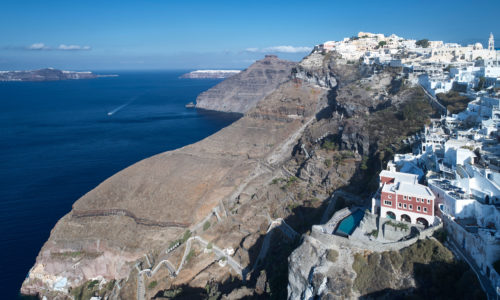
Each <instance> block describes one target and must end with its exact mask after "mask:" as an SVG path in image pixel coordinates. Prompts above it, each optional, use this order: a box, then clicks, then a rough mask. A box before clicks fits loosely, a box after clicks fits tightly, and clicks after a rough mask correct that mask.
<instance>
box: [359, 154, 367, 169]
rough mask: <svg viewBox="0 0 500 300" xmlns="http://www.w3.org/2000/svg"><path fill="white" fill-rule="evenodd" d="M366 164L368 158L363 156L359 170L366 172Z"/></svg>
mask: <svg viewBox="0 0 500 300" xmlns="http://www.w3.org/2000/svg"><path fill="white" fill-rule="evenodd" d="M367 163H368V156H366V155H363V160H362V161H361V166H360V168H361V170H363V171H366V170H368V165H367Z"/></svg>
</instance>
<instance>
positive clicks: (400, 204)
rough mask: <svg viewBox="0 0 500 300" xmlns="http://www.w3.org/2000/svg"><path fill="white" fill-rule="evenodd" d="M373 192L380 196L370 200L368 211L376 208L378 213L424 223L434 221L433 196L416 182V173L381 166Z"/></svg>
mask: <svg viewBox="0 0 500 300" xmlns="http://www.w3.org/2000/svg"><path fill="white" fill-rule="evenodd" d="M377 194H378V195H380V196H379V197H375V198H374V199H373V200H372V211H373V212H374V213H376V212H380V216H381V217H384V218H390V219H395V220H400V221H406V222H409V223H414V224H422V225H425V226H429V225H431V224H432V223H434V201H435V196H434V194H433V193H432V191H431V190H430V189H429V188H428V187H427V186H425V185H421V184H419V183H418V176H417V175H414V174H408V173H401V172H394V171H387V170H384V171H382V172H380V189H379V193H377ZM377 198H378V199H377Z"/></svg>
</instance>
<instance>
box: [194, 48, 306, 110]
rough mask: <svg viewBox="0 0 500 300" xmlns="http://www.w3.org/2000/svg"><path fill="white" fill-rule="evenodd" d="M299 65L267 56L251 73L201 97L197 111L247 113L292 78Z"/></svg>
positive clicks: (197, 102)
mask: <svg viewBox="0 0 500 300" xmlns="http://www.w3.org/2000/svg"><path fill="white" fill-rule="evenodd" d="M295 65H296V63H294V62H291V61H286V60H281V59H279V58H278V57H277V56H274V55H266V57H265V58H264V59H261V60H258V61H256V62H255V63H254V64H252V65H251V66H250V67H248V68H247V69H245V70H243V71H242V72H241V73H238V74H236V75H234V76H231V77H229V78H228V79H226V80H224V81H223V82H221V83H219V84H218V85H216V86H215V87H213V88H211V89H209V90H208V91H205V92H203V93H201V94H200V95H199V96H198V98H197V99H196V108H200V109H206V110H215V111H222V112H233V113H245V112H247V111H248V110H250V109H251V108H253V107H255V105H256V104H257V102H259V101H260V100H262V99H263V98H265V97H266V96H267V95H269V94H270V93H271V92H272V91H274V90H275V89H276V88H277V87H278V86H279V85H280V84H282V83H283V82H285V81H287V80H288V79H289V78H290V74H291V70H292V67H293V66H295Z"/></svg>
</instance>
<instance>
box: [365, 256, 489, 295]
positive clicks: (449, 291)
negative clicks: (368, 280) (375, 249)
mask: <svg viewBox="0 0 500 300" xmlns="http://www.w3.org/2000/svg"><path fill="white" fill-rule="evenodd" d="M377 277H378V278H379V280H381V281H380V282H381V283H382V284H384V283H385V284H387V282H388V281H387V280H386V281H385V282H383V281H384V278H382V277H383V276H377ZM413 278H414V279H415V284H416V287H414V288H407V289H401V290H396V289H392V288H385V289H382V290H379V291H375V292H371V293H368V294H365V295H363V296H361V297H360V298H359V299H364V300H386V299H402V300H403V299H404V300H407V299H412V300H413V299H414V300H426V299H443V300H444V299H467V300H482V299H487V298H486V294H485V293H484V292H483V291H482V289H481V286H480V285H479V282H478V280H477V277H476V276H475V274H474V273H473V271H472V270H471V269H470V268H469V266H468V265H466V264H465V263H464V262H462V261H455V260H454V261H452V262H444V261H434V262H431V263H429V264H422V263H414V264H413ZM371 288H372V289H373V288H376V283H375V284H372V285H371Z"/></svg>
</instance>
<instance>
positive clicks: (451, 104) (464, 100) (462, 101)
mask: <svg viewBox="0 0 500 300" xmlns="http://www.w3.org/2000/svg"><path fill="white" fill-rule="evenodd" d="M436 97H437V99H438V100H439V102H441V103H442V104H443V105H444V106H446V109H448V110H449V111H450V112H451V113H452V114H456V113H459V112H461V111H463V110H465V109H466V108H467V104H468V103H469V101H470V100H469V98H468V97H466V96H462V95H460V93H458V92H457V91H449V92H448V93H446V94H445V93H438V94H437V95H436Z"/></svg>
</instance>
